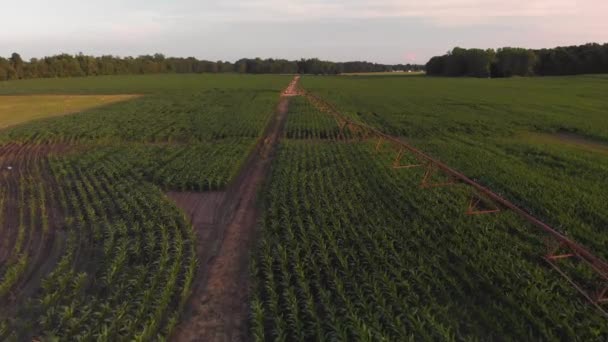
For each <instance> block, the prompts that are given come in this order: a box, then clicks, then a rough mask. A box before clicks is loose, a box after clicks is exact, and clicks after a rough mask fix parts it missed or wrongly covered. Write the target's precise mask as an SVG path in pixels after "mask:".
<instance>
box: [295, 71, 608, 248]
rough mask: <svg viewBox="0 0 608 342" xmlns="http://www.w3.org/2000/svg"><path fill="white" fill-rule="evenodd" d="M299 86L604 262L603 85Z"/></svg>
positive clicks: (413, 82)
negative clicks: (454, 172)
mask: <svg viewBox="0 0 608 342" xmlns="http://www.w3.org/2000/svg"><path fill="white" fill-rule="evenodd" d="M302 85H303V87H304V88H305V89H307V90H309V91H311V92H313V93H316V94H318V95H320V96H322V97H324V98H325V99H326V100H327V101H329V102H330V103H332V104H333V105H335V106H336V107H338V108H339V109H340V110H341V111H343V113H344V114H346V115H348V116H350V117H352V118H353V119H355V120H357V121H360V122H363V123H366V124H368V125H371V126H374V127H376V128H378V129H380V130H382V131H384V132H386V133H389V134H391V135H395V136H400V137H403V138H405V139H407V140H409V141H410V142H411V143H412V144H413V145H414V146H416V147H418V148H420V149H422V150H423V151H426V152H428V153H429V154H431V155H432V156H434V157H437V158H438V159H440V160H441V161H443V162H445V163H447V164H448V165H450V166H452V167H453V168H455V169H457V170H459V171H461V172H463V173H464V174H466V175H467V176H469V177H471V178H474V179H476V180H477V181H478V182H480V183H481V184H484V185H486V186H488V187H490V188H491V189H492V190H494V191H495V192H497V193H499V194H502V195H503V196H505V197H506V198H508V199H509V200H511V201H512V202H514V203H515V204H517V205H519V206H521V207H523V208H525V209H526V210H528V211H529V212H531V213H532V214H533V215H535V216H537V217H539V218H541V219H543V220H544V221H546V222H547V223H549V224H550V225H552V226H554V227H556V228H557V229H558V230H560V231H562V232H563V233H565V234H567V235H568V236H570V237H572V238H573V239H575V240H576V241H578V242H580V243H581V244H583V245H585V246H587V247H588V248H590V249H592V250H593V251H594V252H595V253H597V254H598V255H600V256H602V257H603V258H604V259H605V260H607V259H608V250H607V249H606V248H605V246H607V245H608V234H606V227H608V207H606V203H605V202H606V190H605V189H608V177H606V174H608V125H607V124H606V122H608V121H607V120H608V97H606V96H605V94H607V93H608V82H606V79H605V77H596V76H576V77H546V78H513V79H449V78H429V77H359V78H356V79H354V78H349V77H324V78H320V77H306V78H303V79H302Z"/></svg>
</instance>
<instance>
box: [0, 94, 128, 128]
mask: <svg viewBox="0 0 608 342" xmlns="http://www.w3.org/2000/svg"><path fill="white" fill-rule="evenodd" d="M138 96H139V95H19V96H0V128H4V127H8V126H13V125H17V124H20V123H23V122H27V121H30V120H35V119H42V118H47V117H52V116H59V115H65V114H73V113H77V112H80V111H83V110H86V109H90V108H94V107H99V106H104V105H107V104H111V103H115V102H120V101H127V100H131V99H133V98H136V97H138Z"/></svg>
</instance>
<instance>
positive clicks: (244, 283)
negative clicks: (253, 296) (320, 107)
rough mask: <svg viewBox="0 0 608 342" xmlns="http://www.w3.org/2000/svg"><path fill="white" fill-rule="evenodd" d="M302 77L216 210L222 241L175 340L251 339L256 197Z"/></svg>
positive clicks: (203, 267)
mask: <svg viewBox="0 0 608 342" xmlns="http://www.w3.org/2000/svg"><path fill="white" fill-rule="evenodd" d="M298 80H299V77H298V76H296V77H295V78H294V79H293V81H292V82H291V83H290V85H289V86H288V87H287V89H286V90H285V91H284V92H283V93H282V96H281V99H280V102H279V104H278V106H277V109H276V112H275V115H274V116H273V118H272V119H271V121H270V122H269V124H268V126H267V128H266V131H265V133H264V136H263V137H262V138H261V139H260V140H259V142H258V144H257V146H256V148H255V150H254V151H253V153H252V154H251V155H250V156H249V158H248V160H247V162H246V163H245V166H244V167H243V168H242V170H241V172H240V174H239V176H237V178H236V179H235V181H234V183H233V184H232V185H231V186H230V188H229V189H228V190H227V192H226V195H225V199H224V202H223V204H222V205H220V208H219V209H218V211H219V212H217V213H216V214H215V215H216V217H219V219H218V222H219V223H218V225H217V226H216V227H214V229H216V230H218V231H219V232H218V233H217V234H219V235H220V237H219V239H218V240H219V241H221V242H220V243H219V246H218V249H217V253H215V255H214V256H212V257H211V260H210V261H209V262H208V263H207V264H201V270H200V272H201V273H202V276H200V277H199V284H198V286H197V287H196V288H195V289H194V293H193V295H192V297H191V299H190V304H189V305H190V312H189V313H187V314H186V317H185V319H184V322H183V323H182V324H180V325H179V326H178V327H177V328H176V331H175V333H174V335H173V340H174V341H221V342H223V341H243V340H247V335H248V332H247V317H248V314H249V309H248V303H247V299H248V295H249V279H248V278H249V259H250V256H251V255H250V251H251V247H252V246H253V240H254V236H255V228H256V223H257V218H258V210H257V209H258V208H257V206H256V197H257V193H258V190H259V188H260V186H261V185H262V183H263V182H264V180H265V179H266V175H267V174H268V171H269V170H270V166H271V164H272V161H273V159H274V156H275V153H276V149H277V146H278V142H279V139H280V137H281V136H282V132H283V129H284V127H285V121H286V118H287V110H288V106H289V97H290V96H294V95H296V94H297V92H296V89H297V83H298ZM200 210H205V208H201V209H200ZM190 214H191V215H192V214H195V213H190ZM195 229H196V227H195ZM197 230H198V229H197ZM199 239H200V237H199ZM199 258H200V254H199ZM203 261H204V260H203Z"/></svg>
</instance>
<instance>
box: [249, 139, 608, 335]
mask: <svg viewBox="0 0 608 342" xmlns="http://www.w3.org/2000/svg"><path fill="white" fill-rule="evenodd" d="M374 149H375V145H374V144H373V143H371V142H366V143H350V144H333V143H330V142H328V143H318V142H317V143H311V142H306V141H289V140H288V141H284V142H282V143H281V146H280V151H279V155H278V157H277V160H276V162H275V165H274V167H273V170H272V175H271V178H270V179H271V182H270V183H269V185H268V187H267V189H266V191H265V193H264V203H265V212H264V215H263V219H262V221H261V229H262V232H263V233H262V237H261V241H260V243H259V246H258V247H257V250H256V256H255V261H254V263H253V266H252V278H253V281H252V283H253V285H252V298H251V302H250V307H251V318H250V325H251V334H252V336H253V338H254V340H259V341H263V340H284V341H298V340H300V341H307V340H370V341H371V340H391V341H393V340H395V341H397V340H398V341H403V340H413V341H418V340H448V341H457V340H594V341H595V340H602V339H605V338H607V337H608V329H607V328H606V325H605V318H604V317H603V316H602V315H601V314H600V313H599V312H598V311H596V310H595V309H594V308H593V307H592V306H589V305H588V303H586V302H585V301H584V300H583V299H581V298H580V296H579V295H578V293H577V292H576V291H574V290H573V289H572V288H571V287H569V285H568V284H567V283H565V282H564V281H563V280H562V278H561V277H559V275H557V274H555V273H554V272H553V271H551V269H549V267H547V266H546V265H545V264H544V263H543V262H542V260H541V259H540V257H539V256H540V255H541V254H542V252H543V243H542V239H541V237H540V236H538V235H536V234H534V233H531V231H532V230H530V229H529V227H526V223H525V222H522V221H521V220H519V219H518V218H517V217H515V216H513V215H511V214H508V213H503V214H500V215H497V216H491V215H490V216H479V217H478V216H476V217H470V216H466V215H464V211H465V210H466V206H467V204H468V198H469V197H468V196H469V193H468V190H467V189H466V188H464V187H462V186H454V187H452V188H437V189H431V190H421V189H420V187H419V186H418V185H419V182H420V178H421V177H422V172H423V171H421V170H418V171H414V170H408V171H405V172H404V171H403V170H394V169H392V168H390V164H391V161H392V158H394V153H395V151H393V150H391V149H389V148H383V149H382V150H381V151H380V152H379V153H378V154H375V152H374Z"/></svg>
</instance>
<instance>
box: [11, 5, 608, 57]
mask: <svg viewBox="0 0 608 342" xmlns="http://www.w3.org/2000/svg"><path fill="white" fill-rule="evenodd" d="M2 12H3V16H2V29H1V30H0V55H2V56H8V55H10V53H12V52H13V51H17V52H19V53H21V55H22V56H23V57H24V58H30V57H40V56H45V55H51V54H57V53H61V52H66V53H77V52H80V51H82V52H83V53H86V54H94V55H100V54H114V55H120V56H125V55H140V54H148V53H155V52H161V53H164V54H166V55H171V56H184V57H187V56H194V57H197V58H204V59H211V60H219V59H222V60H230V61H233V60H236V59H238V58H240V57H262V58H266V57H273V58H289V59H296V58H300V57H319V58H322V59H329V60H334V61H346V60H369V61H374V62H382V63H408V62H417V63H425V62H426V61H427V60H428V58H429V57H431V56H433V55H437V54H442V53H445V52H446V51H447V50H449V49H451V48H452V47H454V46H460V47H467V48H469V47H482V48H487V47H494V48H496V47H501V46H522V47H534V48H540V47H554V46H558V45H571V44H582V43H586V42H608V20H607V19H606V18H608V0H423V1H414V0H213V1H211V0H104V1H94V2H93V1H83V0H55V1H47V0H30V1H10V2H8V3H6V4H4V5H3V6H2Z"/></svg>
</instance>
